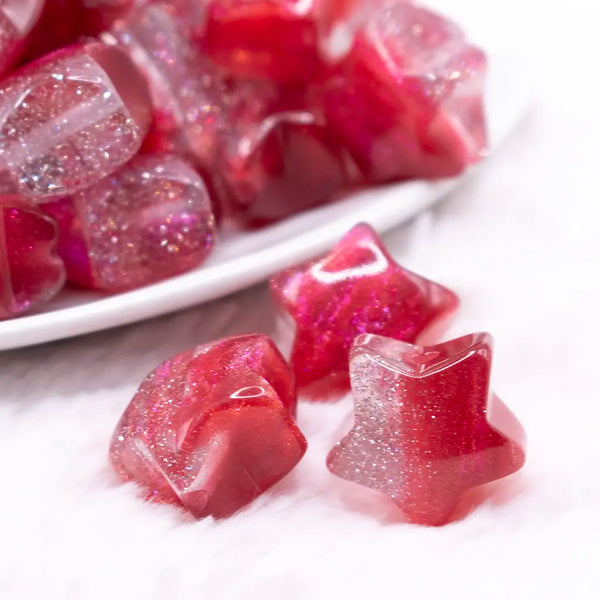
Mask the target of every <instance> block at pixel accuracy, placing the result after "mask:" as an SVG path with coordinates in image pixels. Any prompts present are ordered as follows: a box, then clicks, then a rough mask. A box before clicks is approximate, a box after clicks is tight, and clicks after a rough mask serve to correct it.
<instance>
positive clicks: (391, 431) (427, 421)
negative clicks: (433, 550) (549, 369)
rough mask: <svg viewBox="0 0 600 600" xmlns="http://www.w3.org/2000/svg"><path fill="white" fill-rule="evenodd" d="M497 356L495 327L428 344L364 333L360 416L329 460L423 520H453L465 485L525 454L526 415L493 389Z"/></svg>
mask: <svg viewBox="0 0 600 600" xmlns="http://www.w3.org/2000/svg"><path fill="white" fill-rule="evenodd" d="M491 361H492V339H491V337H490V335H489V334H486V333H475V334H472V335H467V336H464V337H461V338H458V339H455V340H451V341H449V342H444V343H442V344H437V345H435V346H426V347H420V346H413V345H411V344H407V343H405V342H401V341H397V340H391V339H389V338H384V337H381V336H377V335H363V336H360V337H358V338H357V339H356V341H355V343H354V346H353V348H352V351H351V356H350V377H351V381H352V393H353V397H354V426H353V428H352V430H351V431H350V433H348V435H346V436H345V437H344V438H343V439H342V440H341V441H340V442H338V444H337V445H336V446H335V447H334V448H333V449H332V450H331V452H330V453H329V456H328V458H327V466H328V468H329V470H330V471H331V472H332V473H333V474H335V475H337V476H338V477H341V478H343V479H348V480H350V481H354V482H356V483H359V484H361V485H364V486H366V487H369V488H372V489H375V490H378V491H380V492H383V493H384V494H387V495H388V496H390V497H391V498H392V499H393V500H394V501H395V503H396V504H397V505H398V506H399V507H400V508H401V509H402V511H403V512H404V514H405V515H406V517H407V518H408V519H409V520H410V521H412V522H414V523H421V524H426V525H441V524H443V523H445V522H447V521H448V520H449V519H450V518H451V517H452V513H453V511H454V509H455V508H456V506H457V504H458V501H459V499H460V497H461V495H462V494H463V492H465V491H466V490H468V489H470V488H472V487H475V486H478V485H482V484H484V483H487V482H490V481H493V480H496V479H499V478H501V477H505V476H507V475H510V474H511V473H514V472H515V471H517V470H518V469H520V468H521V466H522V465H523V463H524V461H525V450H524V439H525V435H524V432H523V429H522V427H521V425H520V424H519V422H518V421H517V419H516V417H515V416H514V415H513V414H512V413H511V412H510V411H509V409H508V408H507V407H506V406H505V405H504V404H503V403H502V402H501V401H500V400H499V399H498V398H497V397H496V396H495V395H494V394H493V393H492V392H490V389H489V379H490V368H491Z"/></svg>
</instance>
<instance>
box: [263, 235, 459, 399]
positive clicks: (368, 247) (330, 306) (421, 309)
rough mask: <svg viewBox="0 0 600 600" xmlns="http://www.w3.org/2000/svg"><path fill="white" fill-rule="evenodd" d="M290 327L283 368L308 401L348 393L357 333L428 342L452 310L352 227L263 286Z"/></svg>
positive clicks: (453, 301)
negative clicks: (288, 355) (287, 364)
mask: <svg viewBox="0 0 600 600" xmlns="http://www.w3.org/2000/svg"><path fill="white" fill-rule="evenodd" d="M271 291H272V293H273V295H274V297H275V300H276V301H277V302H278V304H279V305H280V306H281V307H282V308H283V310H284V314H287V315H289V317H291V320H292V324H293V325H294V327H295V334H294V341H293V348H292V352H291V359H290V362H291V365H292V367H293V369H294V372H295V374H296V381H297V383H298V386H299V387H300V388H303V389H304V391H308V392H309V393H312V394H313V395H315V396H317V395H323V394H326V393H327V392H328V391H332V392H336V391H340V390H341V391H344V390H347V388H348V352H349V350H350V347H351V345H352V342H353V340H354V338H355V337H356V336H357V335H359V334H361V333H375V334H380V335H386V336H389V337H393V338H396V339H401V340H405V341H408V342H415V341H423V340H432V339H435V338H436V336H437V335H438V334H439V333H440V332H441V331H442V330H443V328H444V327H445V325H446V324H447V322H448V321H449V319H450V317H451V316H452V315H453V314H454V312H455V310H456V308H457V306H458V298H457V297H456V295H455V294H454V293H453V292H451V291H450V290H448V289H446V288H444V287H442V286H441V285H438V284H437V283H434V282H432V281H429V280H427V279H424V278H423V277H420V276H418V275H415V274H414V273H411V272H410V271H407V270H406V269H403V268H402V267H401V266H400V265H398V264H397V263H396V262H394V260H393V259H392V257H391V256H390V255H389V253H388V252H387V250H386V249H385V247H384V246H383V243H382V241H381V240H380V238H379V236H378V235H377V234H376V233H375V231H374V230H373V229H372V228H371V227H370V226H368V225H364V224H362V225H357V226H356V227H354V228H353V229H352V230H350V232H348V233H347V234H346V235H345V236H344V238H343V239H342V240H341V241H340V242H339V243H338V244H337V245H336V246H335V248H333V250H332V251H331V252H330V253H329V254H327V255H326V256H324V257H323V258H321V259H319V260H316V261H313V262H309V263H305V264H301V265H297V266H295V267H292V268H290V269H287V270H285V271H283V272H281V273H279V274H278V275H276V276H275V277H274V278H273V279H272V281H271Z"/></svg>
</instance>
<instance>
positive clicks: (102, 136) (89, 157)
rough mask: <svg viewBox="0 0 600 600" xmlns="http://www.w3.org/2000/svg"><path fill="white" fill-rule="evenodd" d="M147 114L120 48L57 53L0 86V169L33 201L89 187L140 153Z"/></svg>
mask: <svg viewBox="0 0 600 600" xmlns="http://www.w3.org/2000/svg"><path fill="white" fill-rule="evenodd" d="M150 109H151V107H150V99H149V96H148V90H147V87H146V84H145V81H144V80H143V78H142V77H141V75H140V74H139V73H138V71H137V69H136V67H135V66H134V65H133V63H132V62H131V61H130V60H129V58H128V57H127V55H126V54H125V53H123V52H122V51H121V50H119V49H118V48H115V47H111V46H106V45H104V44H99V43H92V44H87V45H83V46H73V47H70V48H67V49H64V50H58V51H57V52H55V53H53V54H50V55H48V56H47V57H44V58H43V59H40V60H39V61H36V62H35V63H32V64H31V65H28V66H27V67H25V68H23V69H21V70H20V71H18V72H16V73H15V74H14V75H12V76H11V77H9V78H7V79H5V80H4V81H3V82H2V84H1V85H0V171H7V172H8V173H9V174H10V176H11V177H12V180H13V183H14V185H15V186H16V187H17V188H18V189H19V191H20V193H22V194H23V195H26V196H30V197H32V198H35V199H36V200H38V201H41V200H45V199H47V198H48V197H52V196H61V195H65V194H71V193H73V192H76V191H78V190H80V189H82V188H84V187H87V186H89V185H93V184H94V183H96V182H98V181H99V180H100V179H102V178H103V177H105V176H106V175H108V174H109V173H111V172H113V171H114V170H115V169H117V168H118V167H120V166H121V165H123V164H124V163H125V162H127V161H128V160H129V159H130V158H131V157H132V156H133V155H134V154H135V153H136V152H137V151H138V150H139V148H140V146H141V143H142V140H143V137H144V135H145V134H146V132H147V130H148V127H149V124H150V117H151V115H150Z"/></svg>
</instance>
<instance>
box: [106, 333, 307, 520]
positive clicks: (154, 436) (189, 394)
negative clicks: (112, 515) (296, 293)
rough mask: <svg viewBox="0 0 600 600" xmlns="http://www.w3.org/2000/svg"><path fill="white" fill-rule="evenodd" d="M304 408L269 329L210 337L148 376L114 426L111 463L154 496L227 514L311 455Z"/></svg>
mask: <svg viewBox="0 0 600 600" xmlns="http://www.w3.org/2000/svg"><path fill="white" fill-rule="evenodd" d="M295 406H296V391H295V387H294V378H293V374H292V373H291V371H290V369H289V367H288V366H287V364H286V363H285V361H284V360H283V358H282V356H281V355H280V354H279V351H278V350H277V348H276V347H275V345H274V344H273V342H272V341H271V340H270V339H269V338H268V337H267V336H265V335H259V334H251V335H243V336H237V337H232V338H226V339H223V340H218V341H215V342H210V343H208V344H205V345H203V346H199V347H198V348H195V349H194V350H190V351H188V352H184V353H182V354H179V355H177V356H174V357H173V358H171V359H169V360H168V361H166V362H165V363H163V364H162V365H160V366H159V367H158V368H157V369H156V370H155V371H153V372H152V373H151V374H150V375H149V376H148V377H147V378H146V379H145V380H144V382H143V383H142V384H141V386H140V388H139V389H138V391H137V393H136V395H135V396H134V398H133V400H132V401H131V403H130V404H129V406H128V407H127V409H126V411H125V414H124V415H123V417H122V418H121V420H120V422H119V424H118V426H117V429H116V431H115V433H114V436H113V439H112V442H111V448H110V458H111V462H112V464H113V467H114V468H115V469H116V471H117V473H118V474H119V475H120V476H121V478H122V479H124V480H134V481H136V482H137V483H138V484H140V485H141V486H143V487H144V488H145V490H146V491H147V494H148V498H151V499H154V500H157V501H160V502H170V503H175V504H180V505H183V506H184V507H185V508H186V509H187V510H189V511H190V512H191V513H192V514H193V515H194V516H195V517H197V518H200V517H205V516H208V515H213V516H214V517H226V516H229V515H231V514H233V513H234V512H236V511H237V510H239V509H240V508H242V507H243V506H244V505H246V504H247V503H249V502H251V501H252V500H253V499H255V498H256V497H257V496H259V495H260V494H261V493H263V492H264V491H265V490H267V489H268V488H269V487H271V486H272V485H273V484H274V483H276V482H277V481H279V480H280V479H281V478H282V477H284V476H285V475H286V474H287V473H288V472H289V471H290V470H291V469H292V468H293V467H294V466H295V465H296V463H297V462H298V461H299V460H300V458H301V457H302V455H303V454H304V452H305V450H306V440H305V439H304V436H303V435H302V433H301V432H300V430H299V429H298V427H297V426H296V424H295V422H294V420H293V417H292V413H293V412H294V411H295Z"/></svg>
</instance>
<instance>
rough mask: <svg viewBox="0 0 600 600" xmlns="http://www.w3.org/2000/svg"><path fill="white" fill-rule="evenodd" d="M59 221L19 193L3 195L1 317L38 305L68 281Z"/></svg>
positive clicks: (0, 199) (0, 221)
mask: <svg viewBox="0 0 600 600" xmlns="http://www.w3.org/2000/svg"><path fill="white" fill-rule="evenodd" d="M56 239H57V229H56V224H55V223H54V222H53V221H52V219H50V217H48V216H46V215H45V214H44V213H43V212H42V211H41V210H40V209H39V208H37V207H35V206H33V205H30V204H29V203H27V202H24V201H23V199H22V198H20V197H18V196H6V195H4V196H3V195H0V319H6V318H9V317H14V316H16V315H19V314H21V313H23V312H26V311H28V310H31V309H33V308H36V307H37V306H39V305H41V304H43V303H44V302H45V301H47V300H49V299H50V298H52V296H54V295H55V294H56V293H57V292H58V291H59V290H60V289H61V288H62V286H63V283H64V281H65V268H64V266H63V264H62V261H61V260H60V259H59V258H58V256H57V254H56Z"/></svg>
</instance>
